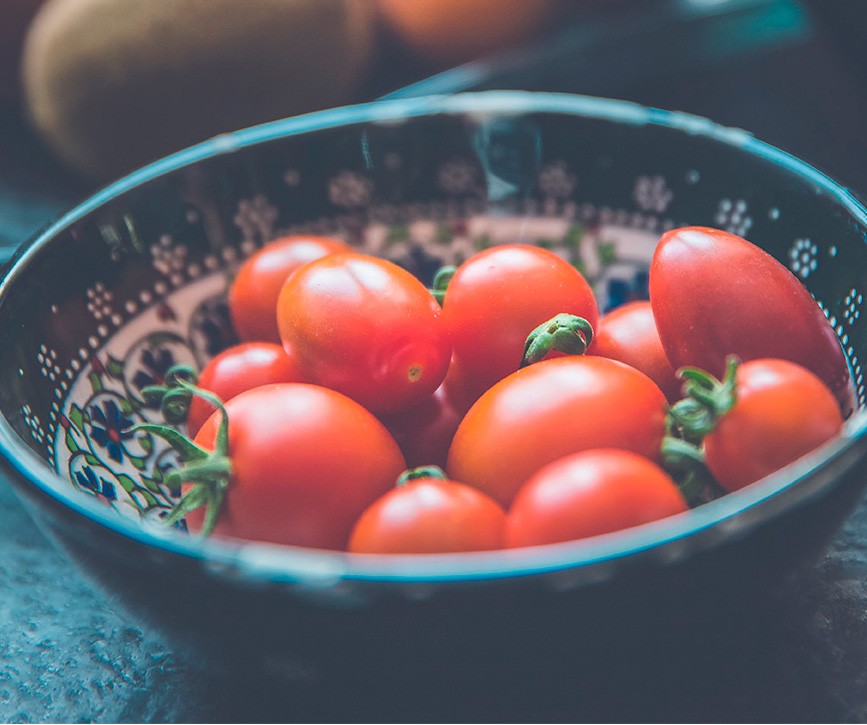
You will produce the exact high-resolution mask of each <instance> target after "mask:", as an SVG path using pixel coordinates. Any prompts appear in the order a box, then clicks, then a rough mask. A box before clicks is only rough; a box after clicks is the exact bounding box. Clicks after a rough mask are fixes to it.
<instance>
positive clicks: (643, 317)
mask: <svg viewBox="0 0 867 725" xmlns="http://www.w3.org/2000/svg"><path fill="white" fill-rule="evenodd" d="M592 354H593V355H599V356H600V357H608V358H611V359H612V360H620V362H624V363H626V364H627V365H631V366H632V367H634V368H637V369H638V370H641V372H643V373H644V374H645V375H647V376H648V377H649V378H650V379H651V380H653V382H655V383H656V384H657V385H658V386H659V387H660V389H661V390H662V392H663V393H665V397H666V398H668V400H669V401H671V402H674V401H675V400H677V399H678V398H680V397H681V395H680V388H681V382H680V380H679V379H678V377H677V375H676V374H675V371H674V368H672V367H671V363H670V362H669V361H668V357H666V355H665V350H663V349H662V342H660V340H659V333H658V332H657V330H656V323H655V322H654V320H653V310H652V309H651V307H650V302H647V301H645V300H640V301H636V302H627V303H626V304H625V305H621V306H620V307H617V308H616V309H614V310H611V312H608V313H607V314H605V315H603V316H602V319H601V320H599V329H598V330H597V331H596V336H595V337H594V338H593V353H592Z"/></svg>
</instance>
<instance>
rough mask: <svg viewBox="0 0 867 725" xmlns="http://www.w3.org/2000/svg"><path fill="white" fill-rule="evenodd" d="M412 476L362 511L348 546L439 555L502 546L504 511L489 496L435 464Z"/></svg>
mask: <svg viewBox="0 0 867 725" xmlns="http://www.w3.org/2000/svg"><path fill="white" fill-rule="evenodd" d="M410 473H413V472H410ZM415 475H416V476H418V477H416V478H412V479H411V480H408V481H406V482H404V483H398V486H397V487H396V488H393V489H392V490H391V491H389V492H388V493H386V494H385V495H384V496H382V498H380V499H379V500H377V501H376V502H374V503H373V504H372V505H371V506H370V507H369V508H368V509H367V510H366V511H365V512H364V513H363V514H362V515H361V517H360V518H359V519H358V523H356V525H355V528H354V529H353V531H352V535H351V536H350V539H349V551H352V552H356V553H365V554H442V553H449V552H458V551H487V550H492V549H501V548H502V547H503V527H504V525H505V522H506V514H505V512H504V511H503V509H502V507H501V506H500V505H499V504H498V503H497V502H496V501H494V500H493V499H492V498H491V497H490V496H487V495H485V494H484V493H482V492H481V491H478V490H476V489H474V488H472V487H470V486H466V485H464V484H462V483H458V482H456V481H450V480H448V479H446V478H445V477H444V476H443V475H442V471H440V470H439V469H433V472H432V473H429V474H427V475H422V474H421V473H416V474H415Z"/></svg>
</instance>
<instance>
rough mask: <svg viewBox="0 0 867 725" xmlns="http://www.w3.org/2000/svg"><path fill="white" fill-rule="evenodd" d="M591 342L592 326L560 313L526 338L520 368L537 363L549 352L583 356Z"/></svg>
mask: <svg viewBox="0 0 867 725" xmlns="http://www.w3.org/2000/svg"><path fill="white" fill-rule="evenodd" d="M592 340H593V326H592V325H591V324H590V323H589V322H588V321H587V320H585V319H584V318H583V317H578V315H570V314H568V313H566V312H561V313H560V314H559V315H555V316H554V317H552V318H551V319H550V320H548V321H547V322H543V323H542V324H541V325H539V326H538V327H537V328H536V329H535V330H533V331H532V332H531V333H530V334H529V336H528V337H527V342H526V343H525V344H524V354H523V357H522V358H521V365H520V367H522V368H524V367H527V366H528V365H532V364H533V363H535V362H539V360H541V359H542V358H543V357H545V355H547V354H548V353H549V352H551V350H557V351H559V352H565V353H566V354H568V355H583V354H584V352H585V351H586V350H587V348H588V347H590V342H591V341H592Z"/></svg>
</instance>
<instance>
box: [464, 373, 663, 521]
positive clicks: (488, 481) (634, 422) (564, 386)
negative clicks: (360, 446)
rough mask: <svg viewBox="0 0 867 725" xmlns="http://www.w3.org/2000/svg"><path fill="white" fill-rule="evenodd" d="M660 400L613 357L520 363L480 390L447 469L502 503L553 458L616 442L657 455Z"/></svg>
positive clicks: (657, 391) (655, 388) (653, 388)
mask: <svg viewBox="0 0 867 725" xmlns="http://www.w3.org/2000/svg"><path fill="white" fill-rule="evenodd" d="M665 406H666V400H665V396H664V395H663V394H662V391H661V390H660V389H659V387H658V386H657V385H656V383H654V382H653V381H652V380H651V379H650V378H648V377H647V376H646V375H645V374H644V373H642V372H639V371H638V370H636V369H635V368H632V367H630V366H628V365H625V364H624V363H621V362H618V361H616V360H609V359H607V358H602V357H595V356H586V357H582V356H569V357H560V358H554V359H551V360H543V361H542V362H539V363H535V364H533V365H530V366H529V367H526V368H523V369H522V370H519V371H518V372H516V373H513V374H512V375H510V376H509V377H507V378H505V379H504V380H502V381H501V382H499V383H497V384H496V385H494V387H492V388H491V389H490V390H488V391H487V392H486V393H484V394H483V395H482V397H481V398H479V400H478V401H477V402H476V403H475V405H473V407H472V408H470V410H469V412H468V413H467V415H466V416H465V417H464V419H463V421H462V422H461V424H460V426H459V427H458V430H457V432H456V433H455V437H454V440H453V441H452V446H451V449H450V450H449V458H448V467H447V471H448V473H449V475H450V476H451V477H452V478H453V479H455V480H458V481H463V482H465V483H467V484H469V485H472V486H475V487H476V488H479V489H480V490H482V491H485V492H486V493H488V494H490V495H491V496H493V497H494V498H495V499H496V500H497V501H499V502H500V503H501V504H503V505H504V506H508V505H509V504H510V503H511V501H512V499H513V498H514V496H515V493H516V492H517V491H518V489H519V488H520V487H521V485H522V484H523V483H524V482H525V481H526V480H527V479H529V478H530V476H532V475H533V474H534V473H536V471H538V470H539V469H540V468H542V467H543V466H545V465H546V464H548V463H551V462H553V461H555V460H557V459H558V458H562V457H563V456H566V455H568V454H570V453H577V452H578V451H582V450H587V449H591V448H622V449H625V450H631V451H634V452H635V453H638V454H639V455H643V456H645V457H647V458H651V459H657V458H658V456H659V446H660V442H661V440H662V434H663V428H664V421H665Z"/></svg>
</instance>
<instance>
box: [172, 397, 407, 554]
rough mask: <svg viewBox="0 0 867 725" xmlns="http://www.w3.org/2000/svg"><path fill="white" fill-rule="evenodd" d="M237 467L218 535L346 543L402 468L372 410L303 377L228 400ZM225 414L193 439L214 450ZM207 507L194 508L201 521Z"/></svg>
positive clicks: (195, 520)
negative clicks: (306, 382)
mask: <svg viewBox="0 0 867 725" xmlns="http://www.w3.org/2000/svg"><path fill="white" fill-rule="evenodd" d="M226 411H227V413H228V417H229V458H230V460H231V465H232V474H231V477H230V480H229V484H228V487H227V489H226V496H225V500H224V502H223V506H222V508H221V510H220V514H219V517H218V519H217V524H216V527H215V529H214V535H215V536H226V537H232V538H238V539H248V540H252V541H268V542H274V543H278V544H294V545H298V546H312V547H318V548H324V549H344V548H345V547H346V544H347V542H348V540H349V534H350V532H351V531H352V527H353V525H354V524H355V521H356V520H357V519H358V517H359V516H360V515H361V513H362V511H364V510H365V509H366V508H367V507H368V506H369V505H370V504H372V503H373V502H374V501H375V500H376V499H377V498H379V497H380V496H381V495H382V494H384V493H385V492H386V491H388V490H389V489H390V488H391V487H392V486H393V485H394V482H395V481H396V480H397V477H398V476H399V475H400V474H401V472H402V471H403V470H404V469H405V467H406V466H405V462H404V460H403V456H402V455H401V453H400V449H399V448H398V446H397V443H395V441H394V439H393V438H392V437H391V435H390V434H389V433H388V431H387V430H386V429H385V427H384V426H383V425H382V423H380V422H379V421H378V420H377V419H376V418H375V417H374V416H373V415H372V414H371V413H369V412H368V411H367V410H365V409H364V408H362V407H361V406H360V405H359V404H358V403H356V402H354V401H352V400H350V399H349V398H347V397H346V396H345V395H341V394H340V393H337V392H335V391H333V390H328V389H326V388H322V387H319V386H316V385H307V384H304V383H282V384H276V385H266V386H263V387H259V388H254V389H253V390H249V391H247V392H245V393H241V394H240V395H238V396H236V397H235V398H232V399H231V400H230V401H228V402H227V403H226ZM219 419H220V416H219V415H213V416H211V417H210V418H209V419H208V420H207V421H206V422H205V424H204V425H203V426H202V429H201V430H200V431H199V433H198V435H196V437H195V442H196V443H197V444H198V445H200V446H202V447H204V448H206V449H208V450H213V448H214V442H215V438H216V433H217V428H218V424H219ZM203 519H204V511H203V509H197V510H196V511H194V512H192V513H191V514H188V515H187V517H186V520H187V525H188V526H189V527H190V529H191V530H193V531H197V530H199V529H200V528H201V526H202V522H203Z"/></svg>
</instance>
